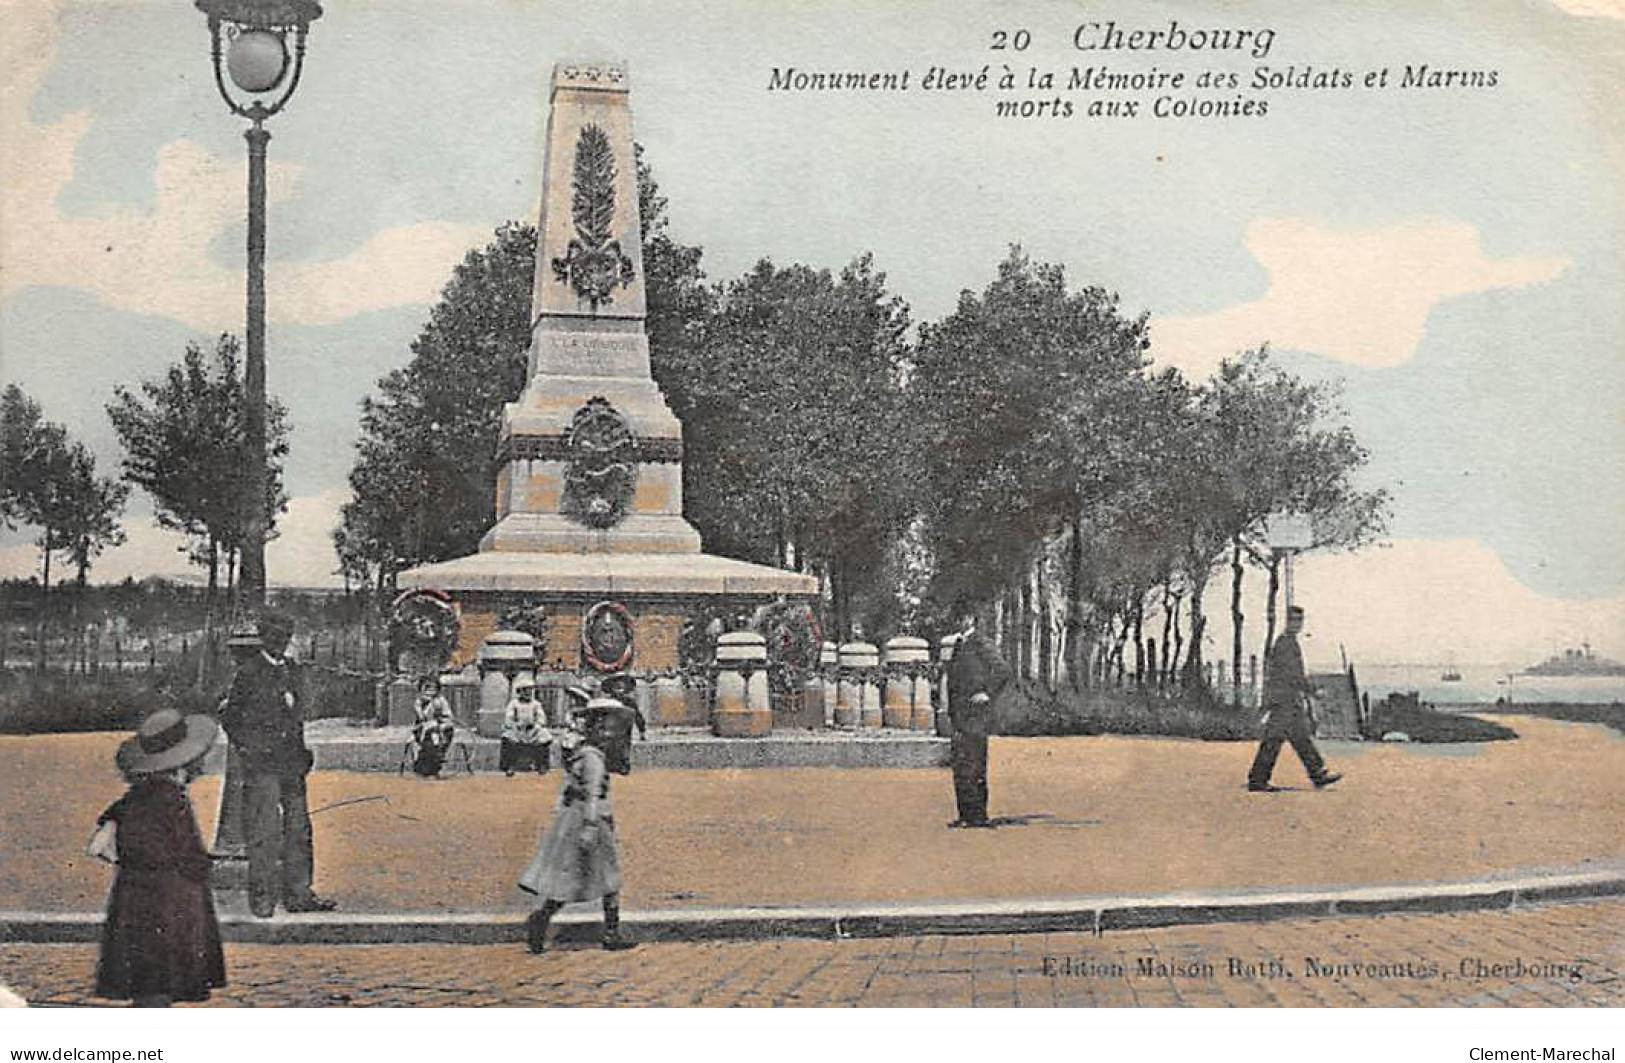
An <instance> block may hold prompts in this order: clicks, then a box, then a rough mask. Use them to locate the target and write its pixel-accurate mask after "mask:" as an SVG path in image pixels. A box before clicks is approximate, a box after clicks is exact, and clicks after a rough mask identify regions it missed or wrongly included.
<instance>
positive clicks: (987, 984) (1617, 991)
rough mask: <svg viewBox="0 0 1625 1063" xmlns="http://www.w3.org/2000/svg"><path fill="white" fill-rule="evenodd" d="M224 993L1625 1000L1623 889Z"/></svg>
mask: <svg viewBox="0 0 1625 1063" xmlns="http://www.w3.org/2000/svg"><path fill="white" fill-rule="evenodd" d="M95 959H96V955H95V949H94V948H93V947H90V946H84V945H10V946H0V981H4V982H6V983H8V984H10V985H11V986H12V987H13V988H15V989H16V990H18V991H19V992H21V993H23V994H24V995H25V996H26V997H27V998H28V999H29V1000H30V1001H33V1002H35V1003H42V1004H87V1003H97V1002H96V1001H95V1000H93V999H92V998H90V997H88V995H87V989H86V987H87V986H88V985H89V983H90V980H91V973H92V970H93V968H94V965H95ZM226 961H227V967H228V970H229V972H230V977H231V979H232V985H231V986H230V987H229V988H228V989H226V990H225V991H224V992H222V993H221V994H219V995H218V996H217V998H216V1000H215V1001H213V1002H211V1003H213V1004H219V1005H226V1006H231V1005H270V1006H276V1005H285V1006H294V1005H297V1006H337V1005H396V1006H400V1005H429V1006H444V1005H457V1006H482V1005H497V1004H505V1005H542V1004H548V1005H619V1006H700V1007H727V1006H776V1007H821V1006H860V1007H923V1006H942V1007H965V1006H975V1007H1054V1006H1062V1007H1070V1006H1106V1007H1165V1006H1191V1007H1272V1006H1286V1007H1363V1006H1379V1007H1405V1006H1422V1007H1437V1006H1488V1007H1498V1006H1530V1007H1553V1006H1556V1007H1575V1006H1614V1007H1617V1006H1620V1005H1621V1004H1625V982H1622V981H1621V978H1620V972H1621V970H1622V968H1625V901H1606V902H1595V903H1577V904H1559V905H1547V906H1542V907H1533V908H1522V909H1518V910H1514V911H1498V912H1473V913H1461V914H1448V915H1387V916H1375V917H1363V918H1362V917H1341V918H1327V919H1301V920H1289V921H1282V922H1275V923H1264V924H1247V925H1237V924H1231V925H1213V926H1198V927H1179V928H1171V929H1164V930H1144V931H1118V932H1111V933H1108V934H1106V935H1104V936H1102V937H1094V936H1091V935H1089V934H1079V933H1066V934H989V935H975V936H943V935H926V936H921V937H909V938H880V939H868V940H856V941H838V942H837V941H798V940H775V941H766V942H754V943H704V944H655V945H645V946H643V947H641V948H638V949H636V950H634V951H631V952H622V953H605V952H602V951H600V950H598V949H597V948H568V949H561V950H558V951H555V952H553V953H550V954H548V955H546V956H540V957H533V956H529V955H526V954H525V953H524V952H523V951H522V950H521V949H520V948H519V947H518V946H462V945H428V946H398V945H350V946H318V947H304V946H265V945H255V946H250V945H238V946H228V948H227V952H226Z"/></svg>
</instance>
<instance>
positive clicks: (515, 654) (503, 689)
mask: <svg viewBox="0 0 1625 1063" xmlns="http://www.w3.org/2000/svg"><path fill="white" fill-rule="evenodd" d="M478 663H479V669H480V711H479V718H478V720H477V721H476V727H477V728H478V730H479V733H480V734H482V735H484V736H485V737H486V738H496V737H498V736H500V735H501V734H502V721H503V718H504V716H505V715H506V713H507V709H508V697H509V694H510V692H511V690H512V685H513V681H514V680H515V679H517V678H519V677H520V676H521V675H524V676H527V677H534V674H535V673H534V669H535V667H536V640H535V639H534V638H532V637H531V636H530V635H527V634H526V633H525V632H523V631H493V632H492V633H491V634H490V635H488V636H487V637H486V639H485V641H484V642H482V643H480V652H479V660H478Z"/></svg>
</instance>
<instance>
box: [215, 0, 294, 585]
mask: <svg viewBox="0 0 1625 1063" xmlns="http://www.w3.org/2000/svg"><path fill="white" fill-rule="evenodd" d="M196 3H197V8H198V10H199V11H202V12H203V13H204V14H205V15H207V16H208V19H209V54H210V59H211V60H212V62H213V64H214V83H215V87H216V88H218V89H219V90H220V98H221V99H223V100H225V101H226V106H227V107H229V108H231V113H232V114H235V115H237V116H238V117H239V118H246V119H248V120H249V121H250V122H252V123H253V124H252V125H250V126H249V128H248V129H247V131H245V132H244V134H243V136H244V137H245V138H246V139H247V141H248V315H247V318H248V320H247V336H246V340H247V346H248V354H247V358H246V360H245V364H244V366H243V390H244V392H245V397H246V402H247V410H246V411H245V413H246V417H245V418H244V433H245V435H246V436H247V442H248V469H247V475H248V485H247V491H246V492H245V493H246V495H247V497H248V499H249V502H248V509H247V512H246V513H245V515H244V527H243V559H242V569H241V572H240V574H239V577H238V588H239V591H240V593H241V594H242V596H243V600H244V601H245V602H246V603H247V605H248V606H249V607H250V608H255V607H258V606H260V605H262V604H264V601H265V537H266V536H265V532H266V528H265V496H266V469H265V146H266V144H267V143H268V142H269V141H270V139H271V133H270V131H269V130H267V129H266V128H265V120H266V119H267V118H270V117H271V116H272V115H274V114H276V113H277V112H278V111H280V110H282V108H283V106H284V105H285V104H287V102H288V100H289V99H290V98H291V97H292V96H293V91H294V89H296V88H298V87H299V74H300V72H301V71H302V70H303V69H304V65H305V37H306V35H307V34H308V33H309V32H310V24H311V23H312V22H315V21H316V20H317V19H319V18H321V17H322V6H321V4H319V3H317V2H316V0H196ZM290 38H292V50H291V54H290V49H289V43H290V41H289V39H290ZM233 88H235V89H236V90H237V91H236V92H233V91H232V90H233ZM267 101H269V102H267Z"/></svg>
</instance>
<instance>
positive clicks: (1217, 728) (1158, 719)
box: [1000, 684, 1258, 742]
mask: <svg viewBox="0 0 1625 1063" xmlns="http://www.w3.org/2000/svg"><path fill="white" fill-rule="evenodd" d="M1000 717H1001V719H1000V725H1001V726H1000V733H1001V734H1007V735H1106V734H1110V735H1160V736H1165V737H1169V738H1200V739H1203V740H1205V741H1213V742H1252V741H1257V739H1258V716H1257V713H1255V712H1254V711H1253V710H1252V709H1236V708H1232V707H1231V706H1229V705H1226V704H1224V703H1222V702H1220V701H1218V700H1216V699H1214V698H1213V697H1212V696H1210V695H1208V694H1207V693H1205V692H1191V693H1184V694H1180V695H1176V696H1165V695H1160V694H1156V693H1153V692H1150V691H1138V690H1101V689H1091V690H1085V691H1081V692H1079V691H1072V690H1067V689H1063V690H1058V691H1049V690H1045V689H1044V688H1043V687H1040V686H1034V685H1031V684H1023V685H1022V686H1021V687H1020V688H1019V689H1017V690H1015V691H1013V692H1011V693H1009V694H1007V695H1006V696H1005V697H1004V698H1003V699H1002V704H1001V705H1000Z"/></svg>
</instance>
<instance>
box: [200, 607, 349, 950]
mask: <svg viewBox="0 0 1625 1063" xmlns="http://www.w3.org/2000/svg"><path fill="white" fill-rule="evenodd" d="M259 628H260V648H259V651H258V652H257V653H255V654H253V655H252V656H250V657H249V658H248V659H247V660H245V661H244V662H243V664H242V666H241V667H240V668H238V670H237V675H236V677H235V678H234V679H233V680H232V685H231V695H230V696H229V697H228V698H227V701H226V708H225V711H224V712H223V713H222V722H224V723H225V725H226V735H227V737H228V738H230V740H231V744H232V745H233V746H235V747H236V748H237V750H238V753H239V754H240V756H241V758H242V764H243V772H244V783H243V790H244V795H243V796H244V801H243V803H244V808H243V819H244V827H245V833H246V834H247V836H248V904H249V908H250V909H252V910H253V912H254V914H255V915H257V916H259V917H260V918H261V919H266V918H269V917H270V916H271V915H272V914H273V913H274V912H275V911H276V905H277V903H278V902H279V901H280V902H281V904H282V906H283V907H284V908H286V909H287V910H288V911H290V912H326V911H331V910H332V909H333V902H332V901H329V900H326V899H324V898H322V897H318V896H317V895H316V894H315V893H312V892H311V888H310V882H311V874H312V864H313V856H314V854H313V852H312V848H311V840H310V810H309V807H308V806H307V804H306V799H305V776H306V775H308V774H310V769H311V766H312V764H313V763H314V762H315V758H314V757H313V756H312V755H311V752H310V749H309V747H307V746H306V745H305V714H304V706H302V705H301V704H299V690H298V686H299V684H298V682H297V676H296V675H295V672H294V666H293V665H292V664H290V663H289V662H288V660H287V658H286V657H284V656H283V654H284V652H285V651H286V650H287V648H288V640H289V639H291V638H292V637H293V621H292V620H290V619H289V618H288V617H287V616H286V615H285V614H283V613H278V612H275V611H271V610H267V611H266V612H265V613H264V615H263V616H262V617H261V618H260V624H259Z"/></svg>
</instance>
